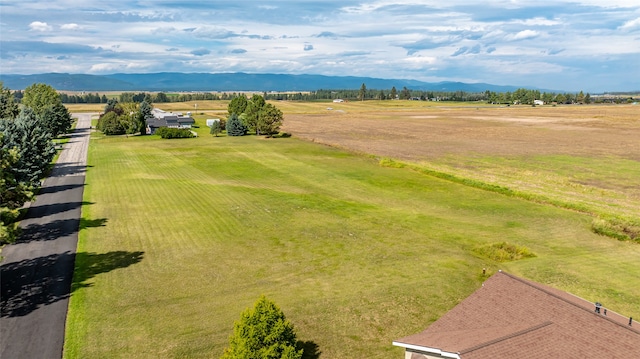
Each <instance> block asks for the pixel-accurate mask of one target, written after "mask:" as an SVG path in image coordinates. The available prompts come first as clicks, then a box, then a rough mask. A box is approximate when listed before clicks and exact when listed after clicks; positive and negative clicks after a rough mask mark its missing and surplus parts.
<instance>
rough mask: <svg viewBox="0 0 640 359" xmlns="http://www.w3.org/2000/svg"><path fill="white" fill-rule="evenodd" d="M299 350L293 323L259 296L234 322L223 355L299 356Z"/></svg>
mask: <svg viewBox="0 0 640 359" xmlns="http://www.w3.org/2000/svg"><path fill="white" fill-rule="evenodd" d="M302 354H303V349H298V341H297V339H296V333H295V330H294V327H293V324H291V322H289V320H287V319H286V318H285V316H284V313H283V312H282V310H280V308H278V306H277V305H276V304H275V303H274V302H272V301H270V300H269V299H267V298H266V297H264V296H262V297H260V299H258V301H257V302H256V303H255V305H254V307H253V309H251V308H250V309H247V310H246V311H244V312H243V313H242V315H241V317H240V320H239V321H237V322H236V323H235V325H234V328H233V335H232V336H231V337H230V338H229V346H228V347H227V348H226V350H225V351H224V354H223V355H222V359H300V358H302Z"/></svg>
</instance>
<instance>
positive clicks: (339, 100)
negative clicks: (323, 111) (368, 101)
mask: <svg viewBox="0 0 640 359" xmlns="http://www.w3.org/2000/svg"><path fill="white" fill-rule="evenodd" d="M333 102H344V100H343V99H341V98H337V99H335V100H333Z"/></svg>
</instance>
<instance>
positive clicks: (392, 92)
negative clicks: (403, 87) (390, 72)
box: [389, 86, 398, 100]
mask: <svg viewBox="0 0 640 359" xmlns="http://www.w3.org/2000/svg"><path fill="white" fill-rule="evenodd" d="M389 96H390V97H391V99H392V100H395V99H396V98H398V90H396V87H395V86H393V87H392V88H391V93H390V94H389Z"/></svg>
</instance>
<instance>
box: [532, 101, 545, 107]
mask: <svg viewBox="0 0 640 359" xmlns="http://www.w3.org/2000/svg"><path fill="white" fill-rule="evenodd" d="M533 104H534V105H536V106H542V105H544V101H542V100H533Z"/></svg>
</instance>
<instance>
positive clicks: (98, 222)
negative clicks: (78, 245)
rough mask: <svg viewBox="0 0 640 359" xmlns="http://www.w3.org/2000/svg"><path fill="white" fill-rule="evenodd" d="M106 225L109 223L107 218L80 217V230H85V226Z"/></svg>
mask: <svg viewBox="0 0 640 359" xmlns="http://www.w3.org/2000/svg"><path fill="white" fill-rule="evenodd" d="M106 225H107V219H106V218H96V219H88V218H80V230H83V229H85V228H95V227H104V226H106Z"/></svg>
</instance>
